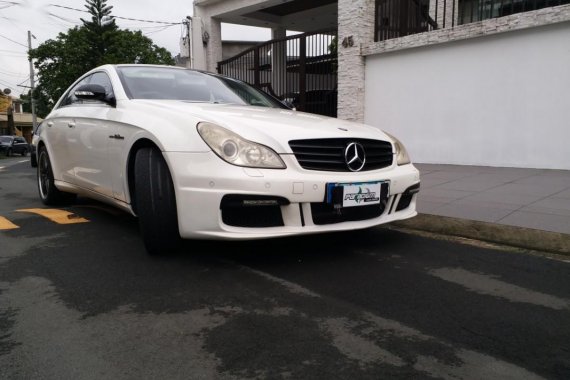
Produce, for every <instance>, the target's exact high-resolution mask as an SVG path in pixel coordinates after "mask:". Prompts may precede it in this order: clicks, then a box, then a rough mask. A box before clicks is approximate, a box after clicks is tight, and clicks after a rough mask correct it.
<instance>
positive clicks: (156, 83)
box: [117, 66, 287, 108]
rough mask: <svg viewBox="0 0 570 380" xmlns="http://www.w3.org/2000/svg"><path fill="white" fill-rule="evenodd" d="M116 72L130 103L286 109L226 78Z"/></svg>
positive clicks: (163, 70) (155, 70)
mask: <svg viewBox="0 0 570 380" xmlns="http://www.w3.org/2000/svg"><path fill="white" fill-rule="evenodd" d="M117 72H118V74H119V78H120V79H121V83H122V85H123V88H124V89H125V92H126V93H127V96H128V97H129V98H130V99H165V100H182V101H187V102H210V103H231V104H240V105H253V106H261V107H274V108H287V107H285V106H284V105H283V104H282V103H281V102H279V101H278V100H276V99H274V98H272V97H271V96H269V95H267V94H266V93H264V92H263V91H260V90H258V89H256V88H254V87H252V86H250V85H248V84H246V83H244V82H241V81H238V80H236V79H232V78H227V77H223V76H218V75H210V74H207V73H202V72H199V71H193V70H184V69H180V68H169V67H147V66H143V67H141V66H119V67H117Z"/></svg>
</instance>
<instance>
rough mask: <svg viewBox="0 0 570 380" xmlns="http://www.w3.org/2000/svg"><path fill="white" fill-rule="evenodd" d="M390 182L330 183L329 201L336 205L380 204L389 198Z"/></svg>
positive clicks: (328, 186)
mask: <svg viewBox="0 0 570 380" xmlns="http://www.w3.org/2000/svg"><path fill="white" fill-rule="evenodd" d="M388 186H389V185H388V182H386V181H377V182H361V183H329V184H327V203H332V204H334V205H335V206H336V207H358V206H370V205H375V204H379V203H380V202H381V201H382V200H385V199H387V198H388Z"/></svg>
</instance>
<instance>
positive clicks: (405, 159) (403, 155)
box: [384, 132, 411, 165]
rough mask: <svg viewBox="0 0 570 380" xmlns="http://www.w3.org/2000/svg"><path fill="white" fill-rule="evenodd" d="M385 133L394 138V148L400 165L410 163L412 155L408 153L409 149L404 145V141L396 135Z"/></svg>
mask: <svg viewBox="0 0 570 380" xmlns="http://www.w3.org/2000/svg"><path fill="white" fill-rule="evenodd" d="M384 133H386V134H387V135H388V136H389V137H390V138H391V139H392V140H394V150H395V151H396V163H397V164H398V165H406V164H409V163H410V162H411V160H410V156H409V155H408V151H407V150H406V147H405V146H404V144H402V142H401V141H400V140H398V139H397V138H395V137H394V136H392V135H391V134H389V133H388V132H384Z"/></svg>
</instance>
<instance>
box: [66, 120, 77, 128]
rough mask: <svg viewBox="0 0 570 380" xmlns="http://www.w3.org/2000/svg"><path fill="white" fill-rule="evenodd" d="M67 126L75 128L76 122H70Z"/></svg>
mask: <svg viewBox="0 0 570 380" xmlns="http://www.w3.org/2000/svg"><path fill="white" fill-rule="evenodd" d="M67 126H68V127H69V128H75V122H74V121H70V122H69V123H67Z"/></svg>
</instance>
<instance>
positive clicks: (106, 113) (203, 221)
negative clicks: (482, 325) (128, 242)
mask: <svg viewBox="0 0 570 380" xmlns="http://www.w3.org/2000/svg"><path fill="white" fill-rule="evenodd" d="M42 125H43V127H42V128H41V131H40V133H39V139H38V140H37V151H38V171H37V173H38V176H37V183H38V189H39V195H40V198H41V200H42V202H43V203H44V204H46V205H52V204H55V203H59V202H64V201H66V200H69V199H72V198H73V197H74V196H75V195H77V194H79V195H82V196H87V197H90V198H95V199H98V200H100V201H104V202H107V203H109V204H112V205H115V206H117V207H120V208H122V209H124V210H126V211H128V212H130V213H132V214H133V215H136V216H138V219H139V225H140V229H141V232H142V237H143V241H144V243H145V246H146V249H147V251H148V252H150V253H161V252H165V251H170V250H172V249H174V248H175V247H176V244H177V242H178V240H179V239H180V238H181V237H182V238H187V239H194V238H199V239H259V238H272V237H278V236H290V235H300V234H312V233H319V232H333V231H341V230H355V229H362V228H367V227H372V226H375V225H378V224H383V223H388V222H391V221H394V220H401V219H407V218H411V217H413V216H415V215H416V214H417V212H416V198H417V193H418V192H419V188H420V176H419V172H418V170H417V169H416V168H415V167H414V166H413V165H412V163H411V161H410V158H409V156H408V153H407V152H406V149H405V148H404V146H403V145H402V143H401V142H400V141H398V140H397V139H396V138H395V137H392V136H390V135H388V134H387V133H384V132H383V131H381V130H380V129H378V128H375V127H372V126H367V125H363V124H358V123H353V122H348V121H343V120H338V119H334V118H330V117H325V116H320V115H315V114H309V113H304V112H296V111H293V110H290V109H289V108H287V107H285V106H284V105H283V104H282V103H281V102H280V101H279V100H277V99H276V98H274V97H272V96H270V95H268V94H266V93H264V92H262V91H260V90H258V89H256V88H254V87H252V86H250V85H248V84H246V83H244V82H241V81H239V80H236V79H233V78H229V77H225V76H221V75H217V74H211V73H205V72H200V71H194V70H188V69H183V68H177V67H170V66H154V65H105V66H101V67H98V68H96V69H94V70H92V71H90V72H88V73H87V74H85V75H83V76H82V77H80V78H79V79H78V80H77V81H76V82H75V83H74V84H73V85H72V86H71V87H70V88H69V89H68V90H67V91H66V92H65V93H64V95H63V96H62V97H61V98H60V99H59V101H58V102H57V104H56V105H55V107H54V108H53V110H52V112H51V113H50V114H49V115H48V116H47V117H46V119H45V120H44V121H43V124H42Z"/></svg>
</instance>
